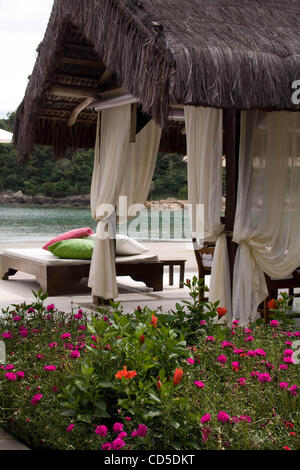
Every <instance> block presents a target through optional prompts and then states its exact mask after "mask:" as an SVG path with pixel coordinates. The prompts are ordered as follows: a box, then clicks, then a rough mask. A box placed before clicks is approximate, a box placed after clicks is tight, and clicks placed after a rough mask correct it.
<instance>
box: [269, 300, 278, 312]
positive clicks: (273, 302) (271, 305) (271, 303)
mask: <svg viewBox="0 0 300 470" xmlns="http://www.w3.org/2000/svg"><path fill="white" fill-rule="evenodd" d="M267 307H268V309H269V310H271V309H275V308H276V307H277V300H275V299H271V300H269V302H268V303H267Z"/></svg>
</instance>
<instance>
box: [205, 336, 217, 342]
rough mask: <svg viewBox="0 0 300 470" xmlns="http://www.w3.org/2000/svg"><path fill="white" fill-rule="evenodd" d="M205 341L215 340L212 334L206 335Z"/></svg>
mask: <svg viewBox="0 0 300 470" xmlns="http://www.w3.org/2000/svg"><path fill="white" fill-rule="evenodd" d="M205 341H211V342H212V343H214V342H215V338H214V337H213V336H207V337H206V338H205Z"/></svg>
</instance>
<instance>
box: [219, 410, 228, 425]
mask: <svg viewBox="0 0 300 470" xmlns="http://www.w3.org/2000/svg"><path fill="white" fill-rule="evenodd" d="M217 419H218V421H220V423H226V422H227V421H229V415H228V414H227V413H225V411H219V413H218V416H217Z"/></svg>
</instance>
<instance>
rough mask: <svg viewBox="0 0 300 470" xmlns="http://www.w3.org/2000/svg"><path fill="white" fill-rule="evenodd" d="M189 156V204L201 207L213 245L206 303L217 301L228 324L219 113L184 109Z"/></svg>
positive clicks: (193, 219)
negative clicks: (222, 221)
mask: <svg viewBox="0 0 300 470" xmlns="http://www.w3.org/2000/svg"><path fill="white" fill-rule="evenodd" d="M184 113H185V125H186V138H187V155H188V188H189V189H188V191H189V204H190V205H192V206H194V207H195V205H196V204H203V205H204V214H203V216H204V217H203V225H204V227H203V228H204V239H205V240H211V241H215V242H216V247H215V253H214V258H213V265H212V272H211V280H210V290H209V300H210V301H212V302H215V301H217V300H220V305H221V306H222V307H226V309H227V311H228V313H227V315H226V321H230V320H231V290H230V276H229V260H228V251H227V242H226V236H225V234H224V226H223V224H222V223H221V221H220V216H221V203H222V150H223V147H222V146H223V115H222V110H219V109H214V108H202V107H197V108H196V107H194V106H185V108H184ZM197 213H198V211H195V210H193V212H192V216H191V227H192V232H193V231H194V230H195V227H197V220H196V218H197V216H196V214H197Z"/></svg>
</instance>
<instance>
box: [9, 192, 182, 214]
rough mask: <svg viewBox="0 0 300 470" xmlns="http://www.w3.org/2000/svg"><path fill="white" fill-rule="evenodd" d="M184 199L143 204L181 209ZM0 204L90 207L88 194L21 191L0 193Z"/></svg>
mask: <svg viewBox="0 0 300 470" xmlns="http://www.w3.org/2000/svg"><path fill="white" fill-rule="evenodd" d="M187 202H188V201H186V200H177V199H175V198H167V199H160V200H151V201H146V202H145V206H146V207H147V209H150V207H152V208H153V209H162V210H181V209H184V205H185V204H187ZM0 205H2V206H4V205H12V206H19V207H21V206H23V205H26V206H37V207H40V206H48V207H49V206H50V207H65V208H68V207H76V208H78V209H89V208H90V195H89V194H79V195H72V196H66V197H60V198H54V197H49V196H44V195H43V194H37V195H35V196H28V195H26V194H23V193H22V191H17V192H13V191H8V192H5V193H0Z"/></svg>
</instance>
